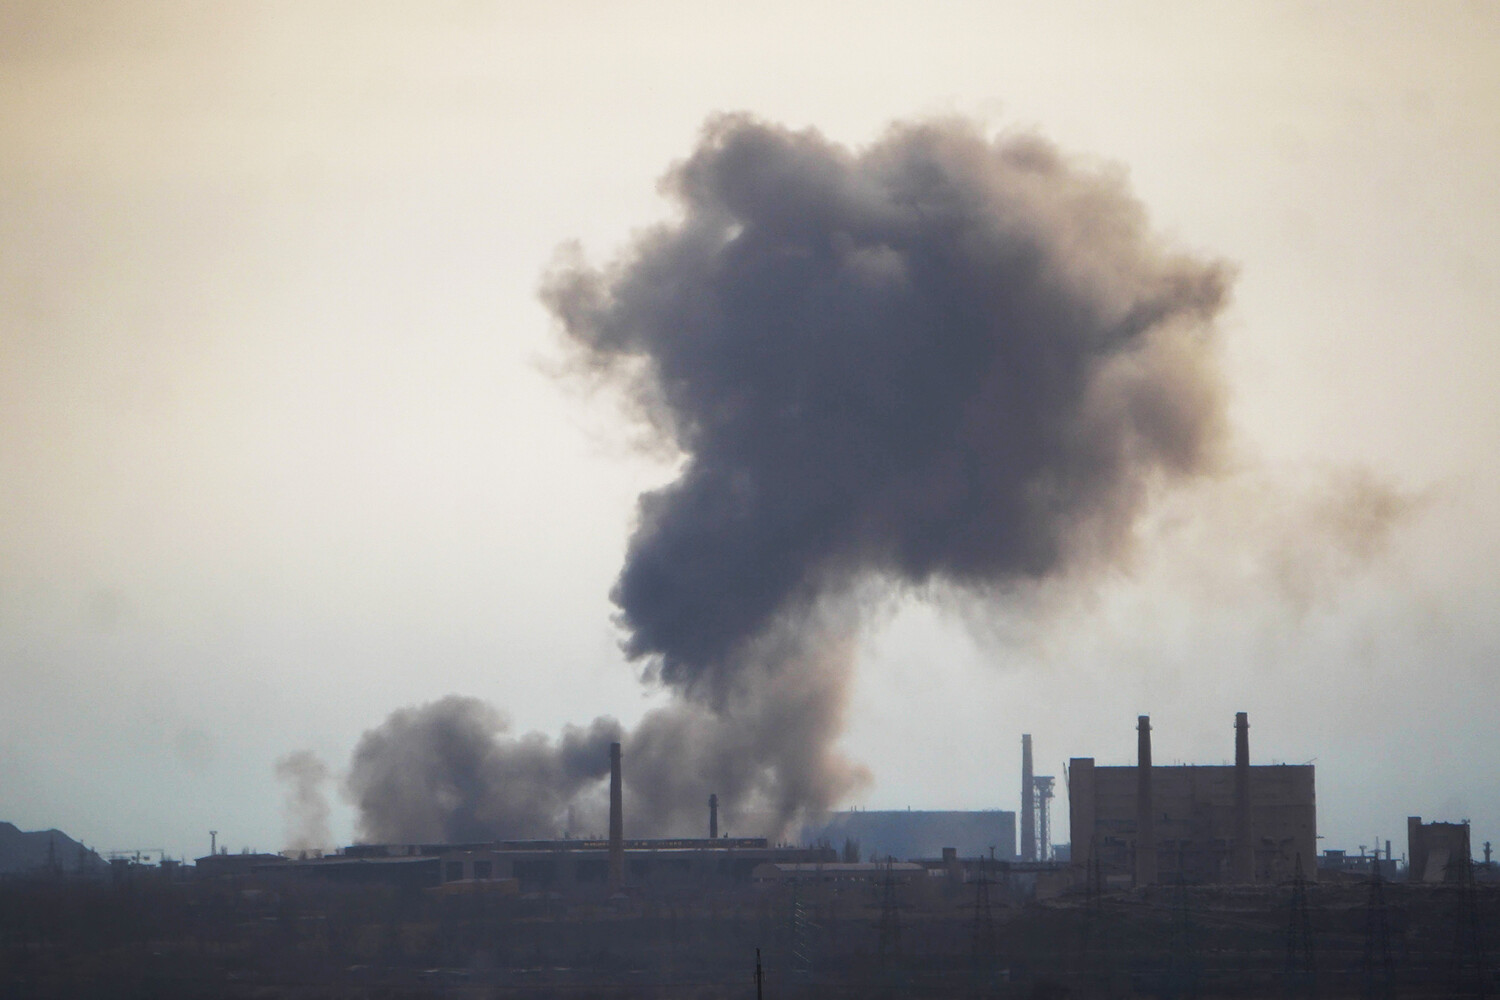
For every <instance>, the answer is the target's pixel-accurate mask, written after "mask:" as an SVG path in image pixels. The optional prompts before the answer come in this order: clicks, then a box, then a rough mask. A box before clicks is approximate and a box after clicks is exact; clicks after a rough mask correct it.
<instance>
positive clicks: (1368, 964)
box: [1364, 865, 1396, 1000]
mask: <svg viewBox="0 0 1500 1000" xmlns="http://www.w3.org/2000/svg"><path fill="white" fill-rule="evenodd" d="M1374 871H1375V876H1374V878H1372V879H1371V880H1370V897H1369V900H1368V901H1367V902H1366V903H1365V961H1364V996H1365V997H1366V998H1367V1000H1376V998H1383V1000H1389V998H1391V997H1393V996H1394V995H1395V992H1396V967H1395V964H1394V963H1393V962H1392V961H1391V926H1390V918H1389V914H1388V913H1387V912H1386V906H1385V887H1384V883H1383V881H1382V879H1381V877H1380V866H1379V865H1376V866H1375V868H1374Z"/></svg>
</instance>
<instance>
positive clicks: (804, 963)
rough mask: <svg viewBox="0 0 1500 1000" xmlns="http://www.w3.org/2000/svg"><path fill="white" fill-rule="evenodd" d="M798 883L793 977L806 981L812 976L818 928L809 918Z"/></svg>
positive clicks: (794, 886)
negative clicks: (813, 947)
mask: <svg viewBox="0 0 1500 1000" xmlns="http://www.w3.org/2000/svg"><path fill="white" fill-rule="evenodd" d="M807 910H808V908H807V904H806V903H804V902H803V901H802V895H801V893H800V892H799V891H798V887H797V883H796V882H793V883H792V935H791V937H792V947H791V953H792V961H791V971H792V975H794V976H796V977H798V978H799V979H801V980H803V981H806V980H807V979H808V978H809V977H810V976H811V975H812V952H813V949H812V941H811V938H812V934H813V931H815V930H816V929H817V926H816V925H815V924H814V923H813V922H812V920H811V919H810V918H809V917H808V912H807Z"/></svg>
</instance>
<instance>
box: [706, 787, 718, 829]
mask: <svg viewBox="0 0 1500 1000" xmlns="http://www.w3.org/2000/svg"><path fill="white" fill-rule="evenodd" d="M708 839H709V840H718V839H719V797H718V796H717V795H710V796H709V797H708Z"/></svg>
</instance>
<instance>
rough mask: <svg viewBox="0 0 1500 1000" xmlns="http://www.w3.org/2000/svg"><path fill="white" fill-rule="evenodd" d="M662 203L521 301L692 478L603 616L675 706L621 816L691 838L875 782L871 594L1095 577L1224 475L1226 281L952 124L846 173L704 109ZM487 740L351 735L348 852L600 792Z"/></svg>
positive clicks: (430, 723) (437, 719) (456, 723)
mask: <svg viewBox="0 0 1500 1000" xmlns="http://www.w3.org/2000/svg"><path fill="white" fill-rule="evenodd" d="M663 186H664V190H665V192H666V194H667V195H669V196H670V197H671V198H672V199H673V200H674V201H675V202H676V204H677V206H678V207H679V208H680V213H679V215H678V217H677V218H676V219H675V221H672V222H670V223H667V224H664V225H661V226H658V227H656V228H654V229H652V230H649V231H647V232H645V233H644V234H642V235H641V236H639V237H638V238H637V239H636V240H635V242H634V244H633V245H632V246H631V247H630V248H628V250H627V251H626V252H625V253H624V254H623V255H622V256H621V257H620V258H619V260H618V261H616V262H615V263H614V264H612V265H610V266H609V267H607V268H605V269H602V270H600V269H595V268H592V267H589V266H587V265H586V264H584V263H583V262H582V261H581V260H579V259H578V258H577V254H576V253H574V254H572V255H571V257H570V256H567V255H565V256H564V259H563V260H562V261H561V262H560V263H559V264H558V265H557V266H556V267H555V268H554V269H553V270H552V272H551V273H550V274H549V275H548V276H547V279H546V281H545V283H544V288H543V292H542V295H543V299H544V301H545V302H546V304H547V305H548V307H549V308H550V309H551V311H552V312H553V314H554V315H555V316H556V317H557V319H558V320H559V322H560V325H561V327H562V329H563V331H564V332H565V334H566V336H567V338H568V340H569V342H570V343H571V344H572V345H573V346H574V348H575V349H576V357H577V359H578V360H579V362H580V364H581V366H582V367H583V368H585V369H587V370H590V371H592V372H593V373H595V375H596V376H597V377H599V378H601V379H603V380H606V381H611V382H614V383H616V384H619V385H623V386H624V387H625V389H626V392H627V396H628V398H629V399H630V400H631V402H632V404H633V405H634V406H635V407H636V408H638V409H639V411H640V412H641V413H643V414H644V415H645V416H646V418H647V422H648V425H649V426H650V427H651V428H652V429H653V431H654V432H655V433H656V434H657V435H658V437H659V438H660V440H661V441H662V442H664V443H665V444H667V445H669V446H670V447H673V448H675V449H676V450H677V451H678V452H680V454H681V455H682V457H683V459H684V464H683V467H682V471H681V474H680V476H679V477H678V478H677V479H676V481H674V482H672V483H671V484H669V485H667V486H665V487H663V488H661V489H659V490H656V491H653V492H651V493H648V494H646V495H644V496H642V497H641V500H640V504H639V510H638V524H637V528H636V531H635V534H634V537H633V538H632V539H631V542H630V546H629V552H628V555H627V559H626V563H625V566H624V569H623V570H622V571H621V574H620V577H619V580H618V582H617V584H616V586H615V589H614V592H613V598H614V600H615V602H616V604H617V605H618V606H619V608H620V623H621V625H622V626H623V628H624V629H625V631H626V640H625V649H626V651H627V653H628V654H629V656H630V657H631V658H633V659H635V660H637V661H639V662H641V663H642V664H643V665H644V666H645V668H646V672H647V674H648V676H650V677H653V678H655V679H657V680H658V681H659V682H661V683H663V684H665V685H667V686H668V687H669V689H670V690H672V691H673V692H674V693H675V695H676V696H677V697H676V699H675V701H674V702H673V703H672V704H670V705H669V706H667V707H666V708H662V709H658V710H657V711H655V712H653V713H651V714H649V715H648V716H647V717H646V718H645V719H644V720H643V721H642V723H641V724H640V726H639V727H638V728H637V729H636V730H635V731H634V732H633V733H631V734H630V735H629V736H627V737H626V740H625V743H626V747H625V753H626V766H625V773H626V776H627V791H629V792H630V794H631V797H630V802H631V803H634V805H633V806H632V807H631V808H630V809H629V810H628V814H629V818H628V820H627V822H628V827H629V829H630V831H631V832H632V833H633V834H641V833H650V832H672V833H676V834H682V833H685V832H692V831H693V830H695V829H696V828H697V827H698V826H700V825H701V819H702V817H701V813H702V803H703V801H704V800H705V799H706V798H707V795H708V793H709V792H710V791H713V792H717V793H718V795H719V800H720V803H721V805H722V807H723V809H724V812H725V815H726V818H727V820H728V822H729V823H734V822H736V821H737V817H739V816H744V815H746V814H747V813H749V812H760V813H763V814H764V815H765V816H766V817H767V820H766V823H767V825H768V827H769V828H768V829H767V830H765V831H764V832H770V833H775V832H777V830H780V829H784V828H785V827H786V826H788V825H789V824H790V823H791V822H793V821H794V820H795V819H797V818H798V817H799V816H800V815H802V814H804V813H806V812H809V811H817V810H821V809H824V808H828V807H830V806H832V805H833V804H835V802H836V800H837V799H838V798H839V797H840V796H842V795H844V794H846V793H847V792H849V791H851V790H852V789H853V788H854V787H856V786H857V785H858V784H859V783H860V782H861V781H862V780H864V777H865V776H864V773H863V771H862V770H861V769H859V768H857V767H854V766H852V765H850V764H849V763H848V762H846V761H844V760H843V759H842V758H841V757H840V756H839V755H838V754H837V753H836V752H835V751H834V750H833V744H834V743H835V741H836V738H837V736H838V734H839V732H840V730H841V727H842V713H843V707H844V701H845V695H846V688H847V683H846V680H847V678H848V676H849V671H850V668H851V658H850V652H849V650H850V642H849V640H850V636H852V634H853V632H854V627H855V625H856V617H857V611H858V606H857V605H858V600H857V599H856V598H857V597H858V596H859V595H860V594H861V593H862V592H863V591H865V590H868V589H870V588H875V589H879V588H888V587H891V586H897V587H901V586H913V587H922V586H925V585H927V584H941V585H942V586H943V587H945V588H950V589H951V588H957V589H959V590H966V591H970V592H976V593H981V594H985V593H992V592H995V591H1003V590H1006V589H1011V588H1014V587H1016V586H1017V585H1024V584H1026V583H1029V582H1039V581H1045V580H1049V579H1056V578H1059V577H1064V576H1069V575H1072V574H1075V573H1078V572H1082V571H1087V570H1089V569H1091V568H1094V567H1097V566H1099V565H1102V564H1107V563H1108V562H1110V561H1111V560H1113V559H1116V558H1117V557H1119V556H1120V555H1122V554H1123V553H1124V552H1125V550H1126V549H1127V547H1128V545H1129V541H1130V538H1131V531H1132V528H1133V526H1134V525H1135V523H1136V520H1137V518H1138V515H1139V514H1140V512H1141V511H1142V509H1143V507H1144V504H1145V501H1146V499H1147V497H1148V494H1150V493H1151V491H1152V489H1153V487H1154V486H1155V485H1156V484H1158V483H1159V482H1162V481H1167V480H1173V479H1180V478H1185V477H1190V476H1193V475H1195V474H1197V473H1199V472H1201V471H1203V470H1204V469H1206V468H1208V467H1209V466H1210V465H1211V464H1212V462H1213V460H1214V458H1215V453H1216V445H1217V444H1218V442H1219V439H1220V436H1221V432H1222V427H1223V399H1222V393H1221V389H1220V385H1219V382H1218V379H1217V377H1216V374H1215V368H1214V355H1213V336H1212V322H1213V320H1214V317H1215V316H1216V314H1217V313H1218V311H1219V310H1220V309H1221V308H1222V306H1223V305H1224V303H1225V300H1226V297H1227V295H1228V288H1229V283H1230V278H1231V275H1230V271H1229V268H1228V267H1226V266H1225V265H1224V264H1222V263H1220V262H1216V261H1204V260H1201V259H1198V258H1195V257H1192V256H1188V255H1185V254H1182V253H1178V252H1173V251H1171V250H1169V249H1167V248H1166V247H1164V246H1163V245H1162V243H1161V242H1160V241H1159V240H1158V239H1157V238H1156V237H1155V236H1154V235H1153V234H1152V233H1151V232H1150V231H1149V229H1148V227H1147V223H1146V218H1145V213H1144V211H1143V210H1142V208H1141V206H1140V204H1139V203H1138V202H1137V201H1136V200H1135V199H1134V198H1133V197H1132V196H1131V195H1130V194H1129V192H1128V191H1127V190H1126V188H1125V184H1124V181H1123V178H1122V176H1121V175H1120V173H1119V172H1118V171H1112V170H1105V169H1098V168H1091V167H1085V166H1082V165H1080V164H1079V163H1077V162H1074V161H1072V160H1070V159H1069V158H1067V157H1065V156H1064V155H1062V154H1061V153H1060V152H1059V151H1058V150H1057V149H1055V148H1054V147H1053V146H1051V145H1050V144H1048V143H1047V142H1045V141H1043V140H1042V139H1039V138H1037V137H1035V136H1030V135H1027V136H1014V137H1006V138H1000V139H995V140H990V139H987V138H986V137H985V136H984V135H983V134H981V132H980V131H979V129H978V128H977V127H975V126H974V125H972V124H969V123H965V122H961V121H937V122H923V123H916V124H899V125H896V126H894V127H892V128H891V129H890V130H889V131H888V132H887V133H886V135H885V136H884V137H883V138H882V139H880V140H879V141H878V142H876V143H874V144H873V145H871V146H869V147H868V148H865V149H863V150H850V149H848V148H845V147H843V146H839V145H837V144H835V143H832V142H829V141H828V140H826V139H824V138H823V137H822V136H820V135H819V134H818V133H816V132H813V131H803V132H794V131H790V130H787V129H784V128H781V127H778V126H775V125H770V124H766V123H764V122H760V121H757V120H755V119H753V118H750V117H747V116H744V115H730V116H724V117H719V118H715V119H713V120H711V121H710V122H709V124H708V125H707V127H706V128H705V131H704V134H703V137H702V140H701V142H700V144H699V146H698V148H697V150H696V151H694V152H693V154H692V155H691V156H690V157H688V159H687V160H685V161H684V162H682V163H680V164H678V165H677V166H676V167H674V168H673V169H672V170H671V171H670V173H669V174H668V175H667V177H666V179H665V180H664V182H663ZM601 725H603V726H605V727H606V728H607V727H608V726H609V725H612V723H601V722H596V723H595V724H594V729H592V730H590V734H598V735H597V740H598V741H599V742H600V743H601V744H602V742H603V741H604V740H605V739H606V737H605V736H604V735H603V734H602V733H601V732H600V727H601ZM500 733H501V727H500V726H499V725H498V722H497V718H496V717H495V716H494V715H493V713H491V712H490V711H489V710H487V709H485V708H483V706H480V705H478V704H476V703H472V702H463V701H457V700H454V699H449V700H448V701H445V702H440V703H438V704H437V705H434V706H427V707H426V708H424V709H420V710H417V711H415V712H398V713H396V715H393V716H392V717H391V719H390V720H388V721H387V722H386V723H385V725H384V726H382V727H381V728H380V729H378V730H375V731H372V732H371V733H368V734H367V735H366V736H365V739H364V741H363V742H362V743H361V745H360V749H359V751H358V752H357V753H356V759H355V763H354V770H353V773H352V774H351V787H352V788H353V790H354V794H355V796H356V799H357V801H358V802H359V804H360V807H361V811H362V815H363V817H364V824H365V831H364V832H365V834H366V835H367V836H372V837H377V838H387V839H398V840H399V839H408V840H409V839H416V838H417V837H418V836H422V837H434V838H435V837H438V836H449V837H456V838H458V839H466V838H469V837H471V836H473V837H477V836H479V835H480V834H483V835H486V836H496V835H505V834H506V833H508V832H510V831H517V832H519V831H523V830H524V831H525V832H527V833H529V834H531V835H535V834H537V833H540V832H542V831H544V830H546V829H549V828H550V829H556V827H557V825H558V823H559V816H560V814H561V812H562V811H563V810H564V809H565V805H566V803H568V802H569V800H570V798H571V797H573V796H574V795H575V794H589V795H592V794H595V793H596V791H597V782H595V783H594V784H593V785H590V784H589V782H590V780H591V779H593V778H594V777H595V776H597V775H599V774H601V773H602V769H603V768H604V767H605V766H606V763H605V762H606V755H605V753H604V751H603V749H602V747H601V749H599V751H598V752H597V754H596V755H595V756H593V757H592V758H589V760H588V761H587V764H588V767H587V768H584V769H582V770H576V769H574V768H572V767H570V766H565V765H564V764H563V763H562V761H563V760H564V759H565V758H568V759H571V757H570V755H571V753H572V752H573V750H574V748H575V747H576V746H577V745H578V744H579V741H580V740H581V736H579V735H578V734H570V736H567V737H565V738H564V741H563V744H562V745H561V747H553V746H552V745H550V744H549V743H548V742H547V741H546V740H545V739H543V738H541V737H523V738H522V739H520V740H511V739H509V738H506V737H503V736H501V735H500ZM590 752H593V751H592V749H591V751H590ZM590 768H592V770H590ZM548 824H550V827H549V826H548ZM398 832H399V834H400V835H399V836H398V835H397V834H398Z"/></svg>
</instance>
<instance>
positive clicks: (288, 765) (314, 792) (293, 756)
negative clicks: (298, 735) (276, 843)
mask: <svg viewBox="0 0 1500 1000" xmlns="http://www.w3.org/2000/svg"><path fill="white" fill-rule="evenodd" d="M276 777H277V779H278V780H281V781H284V782H286V785H287V790H286V799H285V801H284V802H283V803H282V806H283V810H284V817H283V818H284V819H285V821H286V847H287V849H288V850H293V851H308V850H313V849H322V848H327V847H331V846H332V845H333V835H332V833H331V832H330V831H329V829H328V798H327V796H326V795H325V794H324V792H323V789H324V786H325V785H326V784H327V782H328V778H329V771H328V765H327V764H325V763H324V762H323V759H322V758H321V757H319V756H318V755H317V754H315V753H313V752H312V751H311V750H296V751H294V752H292V753H289V754H287V755H286V756H285V757H282V758H281V759H279V760H278V761H276Z"/></svg>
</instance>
